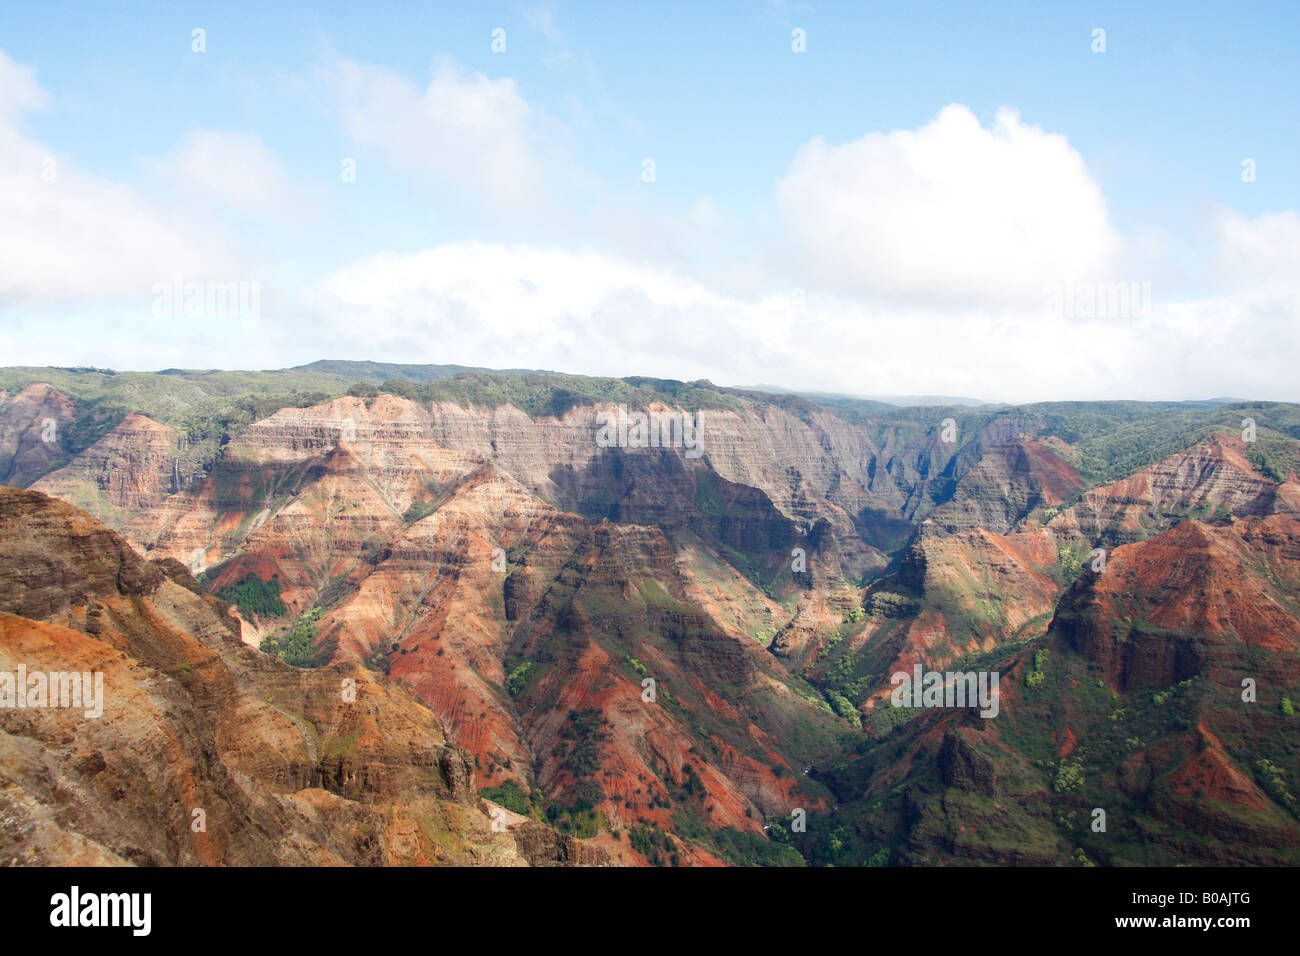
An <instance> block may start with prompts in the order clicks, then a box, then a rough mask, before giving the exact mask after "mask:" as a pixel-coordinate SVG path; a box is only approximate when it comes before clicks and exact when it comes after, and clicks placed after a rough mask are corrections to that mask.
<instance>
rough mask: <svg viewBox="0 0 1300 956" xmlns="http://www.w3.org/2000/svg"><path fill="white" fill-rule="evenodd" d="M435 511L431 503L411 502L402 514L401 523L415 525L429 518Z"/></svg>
mask: <svg viewBox="0 0 1300 956" xmlns="http://www.w3.org/2000/svg"><path fill="white" fill-rule="evenodd" d="M435 510H436V509H435V506H434V504H433V502H432V501H413V502H411V507H409V508H407V509H406V511H405V512H404V513H403V514H402V523H403V524H415V523H416V522H417V521H421V520H423V519H425V518H427V517H429V515H431V514H433V512H434V511H435Z"/></svg>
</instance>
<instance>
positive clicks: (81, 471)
mask: <svg viewBox="0 0 1300 956" xmlns="http://www.w3.org/2000/svg"><path fill="white" fill-rule="evenodd" d="M178 440H179V435H178V434H177V432H176V431H175V430H174V429H172V428H168V427H167V426H166V425H162V424H160V423H158V422H155V421H154V420H153V419H150V418H147V417H145V416H144V415H127V416H126V418H124V419H123V420H122V421H121V423H120V424H118V425H117V426H116V427H115V428H114V429H113V430H112V431H110V432H109V433H108V434H107V435H105V436H104V437H103V438H101V439H100V440H99V441H97V442H95V444H93V445H91V446H90V447H89V448H88V449H86V450H85V451H84V452H82V453H81V454H80V455H78V456H77V457H76V459H75V460H74V461H73V462H71V463H70V464H68V465H65V466H64V467H63V468H60V469H58V470H56V471H53V472H51V473H49V474H47V475H45V476H44V477H43V478H41V479H40V480H39V481H36V482H34V483H33V484H32V485H31V488H32V490H34V491H40V492H43V493H45V494H47V495H53V496H54V497H56V498H62V499H63V500H64V501H67V502H69V503H70V504H73V505H75V506H77V507H78V508H80V509H81V510H82V511H86V512H88V513H90V514H91V515H94V516H95V517H96V518H97V519H99V520H100V521H104V522H106V523H108V524H109V525H110V526H113V527H114V528H125V527H126V526H127V525H128V524H129V523H130V521H131V519H133V518H134V517H136V516H137V515H140V514H147V513H150V512H152V511H154V510H155V509H157V508H158V507H159V506H161V505H162V503H163V500H164V499H165V498H167V496H168V495H171V494H174V493H175V492H177V491H180V490H181V488H182V487H184V486H185V484H186V483H187V481H188V480H189V479H190V478H192V473H191V470H190V466H188V465H187V466H186V468H185V470H184V472H183V471H182V468H181V459H180V458H179V457H177V454H176V453H177V451H178V447H177V446H178Z"/></svg>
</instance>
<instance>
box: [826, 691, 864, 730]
mask: <svg viewBox="0 0 1300 956" xmlns="http://www.w3.org/2000/svg"><path fill="white" fill-rule="evenodd" d="M826 699H827V700H829V701H830V702H831V707H833V708H834V710H835V713H837V714H839V715H840V716H841V717H843V718H844V719H845V720H847V721H848V722H849V723H851V724H852V725H853V726H854V727H861V726H862V715H861V714H859V713H858V709H857V708H856V707H854V706H853V702H852V701H850V700H849V699H848V698H847V697H845V696H844V695H843V694H840V693H838V692H836V691H833V690H831V691H827V692H826Z"/></svg>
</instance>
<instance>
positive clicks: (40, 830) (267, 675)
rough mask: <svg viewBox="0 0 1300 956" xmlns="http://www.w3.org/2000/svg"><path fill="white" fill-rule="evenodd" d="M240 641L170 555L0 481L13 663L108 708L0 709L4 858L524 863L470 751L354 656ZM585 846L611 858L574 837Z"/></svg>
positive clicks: (7, 656) (7, 634)
mask: <svg viewBox="0 0 1300 956" xmlns="http://www.w3.org/2000/svg"><path fill="white" fill-rule="evenodd" d="M237 635H238V627H237V624H236V622H235V621H234V620H233V619H231V618H230V617H228V616H227V615H226V613H225V610H224V607H223V606H222V605H221V604H220V603H219V602H217V601H215V600H214V599H213V598H211V597H207V596H205V595H203V594H202V593H201V591H200V590H199V588H198V586H197V584H196V583H195V582H194V580H193V579H192V578H191V577H190V576H189V575H188V573H187V572H186V571H185V569H184V568H183V567H181V566H179V565H178V564H177V563H176V562H174V561H167V562H162V563H158V562H149V561H145V560H143V559H141V558H140V557H139V555H137V554H136V553H135V552H134V551H133V550H132V549H131V548H130V547H129V546H128V545H127V544H126V543H125V542H124V541H123V540H122V539H121V538H119V537H118V536H117V535H115V534H114V533H113V532H111V531H109V530H108V529H107V528H105V527H104V526H103V525H101V524H99V523H98V522H96V521H94V520H93V519H91V518H90V517H89V516H87V515H85V514H84V513H82V512H79V511H77V510H75V509H73V508H71V507H69V506H68V505H66V504H63V503H62V502H59V501H56V500H54V499H51V498H47V497H45V496H44V495H41V494H38V493H35V492H23V491H16V490H14V489H9V488H3V489H0V673H3V672H9V673H17V672H18V668H19V666H20V665H21V666H23V667H25V668H26V670H27V671H28V672H29V673H34V672H38V671H39V672H50V671H58V672H73V671H76V672H87V673H98V674H101V675H102V679H103V687H104V693H103V695H102V700H101V704H102V715H99V716H88V715H87V712H86V710H85V709H84V708H66V707H52V706H47V707H33V706H28V707H25V708H15V707H12V706H10V707H5V708H3V709H0V753H2V754H3V759H0V779H2V780H3V787H2V788H0V804H3V808H4V809H3V818H4V819H5V821H6V826H5V828H4V831H3V837H2V838H0V858H3V859H4V860H5V861H7V862H11V863H13V862H19V863H35V864H44V865H50V864H56V865H57V864H66V863H92V864H121V863H139V864H152V865H158V864H209V865H219V864H233V865H252V864H257V865H266V864H340V863H343V864H360V865H366V864H401V863H407V864H410V863H416V864H428V863H493V864H507V865H519V864H522V863H525V862H526V860H527V858H526V854H525V853H524V852H522V851H521V848H520V846H519V845H518V844H517V843H516V841H515V839H514V838H513V837H512V836H511V835H510V833H509V832H500V833H497V832H493V830H494V828H493V826H492V821H490V820H489V819H488V816H487V814H486V813H485V812H484V809H481V808H480V804H479V801H478V800H477V797H476V794H475V784H474V773H473V767H472V764H471V762H470V759H469V757H468V755H467V754H466V753H465V752H464V751H463V750H461V749H460V748H458V747H456V746H455V745H454V744H452V743H450V742H449V741H448V740H447V738H446V735H445V734H444V733H443V731H442V728H441V726H440V725H439V723H438V721H437V720H436V718H434V717H433V715H432V714H430V713H429V712H428V711H427V710H426V709H425V708H423V707H422V706H420V705H419V704H418V703H416V702H415V701H414V700H413V699H411V698H410V697H409V696H408V695H407V694H406V693H405V692H403V691H401V690H400V689H399V688H397V687H394V686H391V685H389V684H388V683H387V682H385V681H382V680H378V679H376V678H375V677H374V676H372V675H371V674H370V673H369V672H367V671H366V670H365V669H363V668H360V667H358V666H356V665H355V664H344V663H341V664H339V665H337V666H334V667H331V668H328V669H324V670H319V671H302V670H297V669H294V668H291V667H289V666H287V665H285V664H282V663H280V662H279V661H277V660H275V659H274V658H270V657H268V656H266V655H263V654H260V653H258V652H257V651H254V650H252V649H249V648H247V647H244V646H243V645H242V644H240V643H239V641H238V637H237ZM353 692H355V693H353ZM196 811H201V813H196ZM570 842H571V841H570ZM584 854H587V859H590V860H593V861H598V860H599V859H603V857H601V855H600V854H599V853H598V852H597V851H594V850H586V851H578V850H577V849H576V848H575V847H572V846H571V847H569V855H570V858H579V857H582V856H583V855H584Z"/></svg>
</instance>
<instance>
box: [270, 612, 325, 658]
mask: <svg viewBox="0 0 1300 956" xmlns="http://www.w3.org/2000/svg"><path fill="white" fill-rule="evenodd" d="M322 613H324V609H323V608H319V607H314V608H312V609H311V610H310V611H308V612H307V613H306V614H304V615H303V616H302V617H300V618H298V620H296V621H294V622H293V624H291V625H289V626H288V627H284V628H280V629H279V630H277V631H274V632H273V633H271V634H268V635H266V637H264V638H263V639H262V650H263V651H264V652H265V653H267V654H274V655H275V656H276V657H278V658H280V660H282V661H284V662H285V663H286V664H292V665H293V666H294V667H312V666H314V665H313V660H312V659H313V657H314V656H315V653H316V636H317V627H316V624H317V622H318V621H319V620H320V618H321V614H322Z"/></svg>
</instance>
